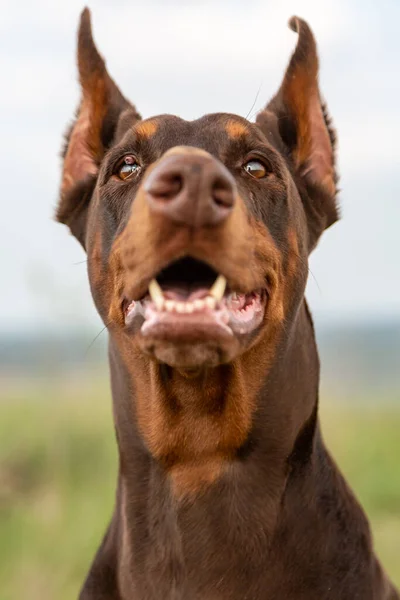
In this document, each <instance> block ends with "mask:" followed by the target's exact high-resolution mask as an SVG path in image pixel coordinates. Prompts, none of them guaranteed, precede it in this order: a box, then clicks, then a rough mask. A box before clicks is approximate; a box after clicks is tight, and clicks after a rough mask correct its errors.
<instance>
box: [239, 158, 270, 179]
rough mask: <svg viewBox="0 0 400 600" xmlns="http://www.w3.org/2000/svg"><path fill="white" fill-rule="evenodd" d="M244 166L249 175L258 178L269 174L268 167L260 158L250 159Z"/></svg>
mask: <svg viewBox="0 0 400 600" xmlns="http://www.w3.org/2000/svg"><path fill="white" fill-rule="evenodd" d="M243 168H244V170H245V171H247V173H248V174H249V175H251V176H252V177H255V178H256V179H262V178H263V177H266V175H267V169H266V167H265V166H264V165H263V164H262V162H260V161H259V160H249V162H248V163H246V164H245V165H244V167H243Z"/></svg>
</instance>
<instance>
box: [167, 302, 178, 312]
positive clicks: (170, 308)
mask: <svg viewBox="0 0 400 600" xmlns="http://www.w3.org/2000/svg"><path fill="white" fill-rule="evenodd" d="M175 304H176V303H175V301H174V300H166V301H165V309H166V310H167V311H168V312H172V311H173V310H174V308H175Z"/></svg>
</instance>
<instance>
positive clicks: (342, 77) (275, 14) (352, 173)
mask: <svg viewBox="0 0 400 600" xmlns="http://www.w3.org/2000/svg"><path fill="white" fill-rule="evenodd" d="M83 6H84V4H83V3H82V2H80V1H79V0H69V1H68V2H54V1H52V2H50V0H35V1H34V2H32V1H31V2H28V1H26V0H22V1H19V2H15V1H9V0H1V13H2V17H1V20H0V53H1V57H2V68H1V72H2V81H3V84H2V86H1V87H2V93H1V94H0V114H1V120H0V135H1V138H0V139H1V143H0V165H1V174H2V177H1V180H2V193H1V195H0V208H1V217H0V269H1V294H0V332H2V331H3V332H6V331H7V332H11V331H15V330H19V331H26V330H38V329H40V330H49V331H51V330H54V328H57V329H68V330H69V329H71V330H72V329H82V328H92V327H99V325H100V321H99V319H98V317H97V316H96V313H95V310H94V308H93V307H92V302H91V298H90V292H89V288H88V284H87V276H86V263H85V255H84V253H83V250H82V249H81V248H80V246H79V244H78V243H77V242H76V241H75V240H74V239H73V238H72V237H71V236H70V235H69V233H68V230H67V228H66V227H63V226H61V225H59V224H57V223H55V222H54V220H53V213H54V209H55V205H56V201H57V195H58V185H59V180H60V167H61V162H60V158H59V152H60V148H61V144H62V135H63V133H64V131H65V130H66V128H67V125H68V123H69V122H70V121H71V119H72V117H73V114H74V111H75V108H76V106H77V104H78V101H79V88H78V85H77V73H76V64H75V45H76V28H77V24H78V19H79V14H80V11H81V10H82V8H83ZM89 7H90V8H91V10H92V21H93V30H94V36H95V40H96V43H97V46H98V48H99V50H100V52H101V53H102V54H103V56H104V57H105V58H106V61H107V66H108V69H109V72H110V73H111V75H112V77H113V78H114V79H115V80H116V82H117V83H118V85H119V86H120V88H121V90H122V92H123V93H124V95H126V96H127V97H128V98H129V99H130V100H131V101H132V102H133V103H134V104H135V105H136V106H137V108H138V110H139V111H140V112H141V114H142V115H143V116H144V117H150V116H152V115H156V114H160V113H172V114H177V115H179V116H180V117H183V118H185V119H195V118H198V117H200V116H202V115H203V114H206V113H210V112H220V111H222V112H232V113H235V114H239V115H242V116H246V115H247V114H248V113H249V111H250V109H251V107H252V106H253V104H254V108H253V109H252V111H251V118H252V119H254V116H255V113H256V111H258V110H260V109H261V108H262V107H263V105H265V103H266V102H267V101H268V100H269V98H270V97H272V96H273V94H274V93H275V91H276V90H277V89H278V87H279V85H280V81H281V78H282V75H283V72H284V69H285V67H286V64H287V62H288V60H289V57H290V54H291V52H292V51H293V49H294V47H295V44H296V39H297V38H296V35H295V34H294V33H293V32H291V31H290V30H289V29H288V27H287V21H288V19H289V18H290V16H291V15H293V14H297V15H298V16H301V17H303V18H305V19H307V20H308V22H309V24H310V25H311V27H312V29H313V31H314V33H315V36H316V39H317V43H318V49H319V55H320V64H321V72H320V86H321V91H322V94H323V96H324V98H325V99H326V101H327V103H328V107H329V111H330V113H331V115H332V118H333V121H334V125H335V127H336V128H337V130H338V140H339V143H338V166H339V173H340V188H341V192H340V196H339V200H340V204H341V212H342V219H341V221H340V222H339V223H337V224H335V225H334V226H333V227H332V228H331V229H329V230H328V231H327V232H325V234H324V236H323V237H322V239H321V241H320V244H319V246H318V248H317V249H316V250H315V251H314V253H313V255H312V256H311V259H310V272H311V274H310V278H309V284H308V289H307V297H308V299H309V302H310V305H311V308H312V310H313V312H314V314H316V315H317V318H318V319H321V320H326V321H328V322H336V321H337V320H345V321H352V322H356V321H370V320H374V321H376V320H387V319H392V318H400V241H399V230H400V176H399V175H400V152H399V146H398V139H399V137H400V110H399V106H400V77H399V63H400V36H399V35H398V26H399V25H398V24H399V22H400V2H398V1H397V0H382V1H380V2H379V3H377V2H372V1H370V0H367V1H364V2H361V1H358V0H353V1H350V0H334V1H330V0H326V1H324V2H321V0H296V1H291V0H287V1H285V0H281V1H280V2H277V1H276V0H274V1H272V0H263V1H258V0H257V1H256V0H254V1H252V2H251V1H248V2H243V1H240V2H239V1H237V0H220V1H218V0H214V1H211V0H209V1H208V0H205V1H203V2H193V1H192V2H190V1H187V2H178V1H175V2H170V1H162V0H146V2H143V1H142V2H137V1H134V0H129V1H128V0H126V1H124V0H114V1H113V2H106V1H105V0H94V1H92V2H90V3H89Z"/></svg>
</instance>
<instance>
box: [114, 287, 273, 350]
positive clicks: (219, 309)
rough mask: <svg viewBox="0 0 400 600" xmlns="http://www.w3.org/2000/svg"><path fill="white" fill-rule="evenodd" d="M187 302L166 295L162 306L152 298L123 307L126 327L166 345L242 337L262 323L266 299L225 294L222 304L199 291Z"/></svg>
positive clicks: (259, 293)
mask: <svg viewBox="0 0 400 600" xmlns="http://www.w3.org/2000/svg"><path fill="white" fill-rule="evenodd" d="M194 295H195V296H196V297H195V298H194V297H193V295H191V296H190V298H189V299H187V300H186V301H185V300H184V299H183V298H182V297H180V296H179V294H177V293H176V292H172V291H166V292H165V297H164V301H163V305H162V306H161V307H160V305H159V304H158V303H157V302H156V301H154V300H153V299H152V298H151V296H149V295H148V296H146V297H145V299H144V300H142V301H139V302H135V301H132V302H131V303H128V302H127V303H126V304H125V326H126V328H127V329H128V330H129V329H131V328H132V327H133V326H135V329H136V328H138V327H140V333H141V334H142V336H143V337H154V338H159V339H160V338H162V339H164V340H166V339H167V338H168V339H169V341H171V342H172V341H174V340H178V338H184V339H190V340H193V341H194V340H195V339H200V338H201V339H206V338H207V339H208V340H209V341H210V340H212V339H213V338H215V340H216V341H217V339H218V338H219V337H221V336H222V337H225V338H226V337H228V338H231V337H232V336H242V335H246V334H249V333H252V332H253V331H254V330H256V329H257V328H258V327H259V326H260V325H261V323H262V321H263V317H264V314H265V309H266V305H267V299H268V295H267V293H266V292H265V290H260V291H256V292H252V293H251V294H242V295H238V294H236V293H232V292H230V293H228V292H226V293H225V294H224V296H223V298H222V299H221V301H216V300H215V299H213V298H211V297H210V296H209V295H207V290H199V291H198V292H195V293H194Z"/></svg>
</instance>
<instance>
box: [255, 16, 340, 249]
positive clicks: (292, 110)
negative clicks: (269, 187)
mask: <svg viewBox="0 0 400 600" xmlns="http://www.w3.org/2000/svg"><path fill="white" fill-rule="evenodd" d="M289 26H290V27H291V29H292V30H293V31H296V32H297V33H298V36H299V37H298V42H297V46H296V49H295V51H294V53H293V55H292V57H291V60H290V62H289V65H288V67H287V69H286V73H285V75H284V78H283V81H282V84H281V86H280V88H279V91H278V93H277V94H276V95H275V96H274V97H273V98H272V100H271V101H270V102H269V103H268V105H267V107H266V108H265V110H263V111H261V113H259V115H258V116H257V124H258V125H259V126H260V127H261V129H263V130H264V131H265V132H266V134H269V133H270V131H271V130H272V129H273V128H271V127H270V125H271V122H272V121H271V120H274V121H275V130H277V131H278V132H279V133H278V136H279V138H280V144H283V147H284V150H285V154H287V155H288V156H289V157H290V161H291V164H292V166H293V169H294V172H295V175H296V176H297V177H298V178H299V179H300V180H301V181H302V184H303V186H304V187H305V188H306V190H307V192H308V196H309V197H308V198H307V202H308V203H309V207H308V208H310V210H311V213H312V214H309V215H308V216H309V218H310V219H313V223H312V224H311V227H310V228H311V229H312V231H313V236H312V239H311V237H310V249H312V248H313V247H314V245H315V243H316V241H317V239H318V237H319V235H320V234H321V233H322V231H323V230H324V229H325V228H326V227H328V226H329V225H331V224H332V223H333V222H335V221H336V220H337V218H338V214H337V207H336V200H335V196H336V192H337V188H336V184H337V175H336V171H335V158H334V151H335V135H334V133H333V130H332V127H331V125H330V119H329V117H328V115H327V112H326V108H325V106H324V104H323V103H322V101H321V97H320V91H319V86H318V69H319V66H318V55H317V48H316V43H315V39H314V36H313V34H312V32H311V29H310V28H309V26H308V25H307V23H306V22H305V21H303V20H302V19H299V18H298V17H292V19H291V20H290V21H289ZM310 199H311V200H310ZM311 204H312V206H311ZM306 208H307V207H306ZM317 221H318V222H317ZM316 233H317V235H316Z"/></svg>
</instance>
